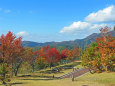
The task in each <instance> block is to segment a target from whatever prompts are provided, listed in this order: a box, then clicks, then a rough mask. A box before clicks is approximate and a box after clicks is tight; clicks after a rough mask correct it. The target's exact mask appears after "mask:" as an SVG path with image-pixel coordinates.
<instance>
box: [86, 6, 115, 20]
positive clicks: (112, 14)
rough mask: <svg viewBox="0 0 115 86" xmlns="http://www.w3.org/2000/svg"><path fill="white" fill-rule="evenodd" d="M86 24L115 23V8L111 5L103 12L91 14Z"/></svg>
mask: <svg viewBox="0 0 115 86" xmlns="http://www.w3.org/2000/svg"><path fill="white" fill-rule="evenodd" d="M85 21H86V22H113V21H115V6H114V5H111V6H109V7H107V8H104V9H103V10H99V11H97V12H93V13H90V14H89V15H88V16H87V17H86V18H85Z"/></svg>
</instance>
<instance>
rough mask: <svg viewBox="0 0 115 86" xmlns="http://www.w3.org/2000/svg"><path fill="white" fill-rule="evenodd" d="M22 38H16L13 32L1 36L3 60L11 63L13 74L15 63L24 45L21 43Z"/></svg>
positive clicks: (0, 52)
mask: <svg viewBox="0 0 115 86" xmlns="http://www.w3.org/2000/svg"><path fill="white" fill-rule="evenodd" d="M21 40H22V38H21V37H19V38H16V36H15V35H13V33H12V32H10V31H9V32H8V33H7V34H6V35H3V34H2V35H1V36H0V43H1V45H0V58H1V59H2V61H3V62H5V63H7V64H11V67H12V68H11V69H12V74H11V75H13V63H14V62H15V61H17V58H18V57H20V55H21V52H22V50H23V47H22V45H21Z"/></svg>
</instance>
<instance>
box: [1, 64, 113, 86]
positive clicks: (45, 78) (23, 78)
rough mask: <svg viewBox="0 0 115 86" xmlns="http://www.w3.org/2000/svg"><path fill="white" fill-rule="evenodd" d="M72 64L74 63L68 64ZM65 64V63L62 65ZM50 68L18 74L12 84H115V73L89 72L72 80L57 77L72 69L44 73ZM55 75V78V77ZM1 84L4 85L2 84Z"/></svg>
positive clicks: (91, 85) (58, 85)
mask: <svg viewBox="0 0 115 86" xmlns="http://www.w3.org/2000/svg"><path fill="white" fill-rule="evenodd" d="M67 65H72V63H70V64H67ZM61 66H65V65H61ZM76 67H78V68H82V66H81V65H76ZM48 70H50V69H46V70H41V71H36V72H35V73H31V74H26V75H18V76H17V77H13V78H12V79H11V82H10V84H12V86H83V85H84V86H115V73H114V72H111V73H107V72H104V73H95V74H90V73H87V74H85V75H83V76H81V77H79V78H75V81H74V82H72V79H71V78H68V79H57V77H59V76H61V75H64V74H66V73H69V72H72V69H67V70H63V71H61V72H60V73H51V74H47V73H42V72H43V71H48ZM53 75H54V78H53ZM0 86H3V85H1V84H0Z"/></svg>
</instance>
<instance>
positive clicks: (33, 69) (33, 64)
mask: <svg viewBox="0 0 115 86" xmlns="http://www.w3.org/2000/svg"><path fill="white" fill-rule="evenodd" d="M31 66H32V72H34V64H31Z"/></svg>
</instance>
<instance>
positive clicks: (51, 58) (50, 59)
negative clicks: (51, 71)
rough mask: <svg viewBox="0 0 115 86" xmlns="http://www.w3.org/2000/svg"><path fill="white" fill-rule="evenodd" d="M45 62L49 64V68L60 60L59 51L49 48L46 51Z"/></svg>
mask: <svg viewBox="0 0 115 86" xmlns="http://www.w3.org/2000/svg"><path fill="white" fill-rule="evenodd" d="M45 60H46V62H47V63H48V64H49V66H50V68H51V67H52V66H53V65H54V63H57V62H58V61H60V60H61V56H60V51H58V50H56V48H50V49H49V50H48V51H47V56H46V57H45Z"/></svg>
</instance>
